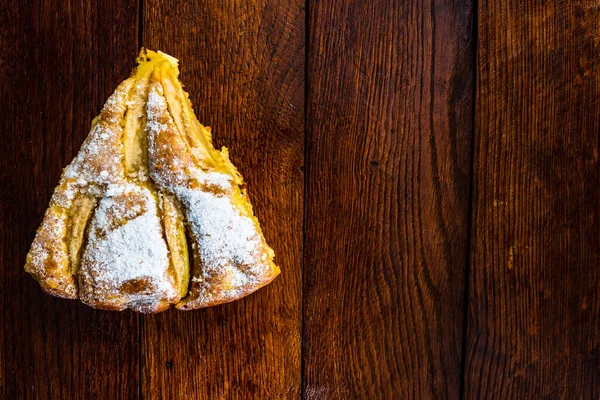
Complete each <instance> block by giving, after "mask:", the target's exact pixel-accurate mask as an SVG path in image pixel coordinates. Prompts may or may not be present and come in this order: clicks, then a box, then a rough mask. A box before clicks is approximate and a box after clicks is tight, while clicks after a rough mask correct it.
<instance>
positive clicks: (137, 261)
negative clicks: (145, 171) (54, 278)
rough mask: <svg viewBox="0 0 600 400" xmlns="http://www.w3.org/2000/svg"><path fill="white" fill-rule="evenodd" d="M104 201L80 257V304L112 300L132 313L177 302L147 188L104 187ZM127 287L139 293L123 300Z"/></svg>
mask: <svg viewBox="0 0 600 400" xmlns="http://www.w3.org/2000/svg"><path fill="white" fill-rule="evenodd" d="M106 196H107V197H105V198H104V199H102V200H101V201H100V204H99V206H98V209H97V210H96V213H95V215H94V218H93V220H92V223H91V227H90V228H91V229H90V231H89V236H88V246H87V248H86V250H85V252H84V254H83V259H82V267H81V271H80V274H82V275H83V279H81V281H80V282H81V284H82V288H81V291H82V300H84V301H85V297H86V295H88V296H92V297H95V298H98V296H106V300H110V297H111V295H112V296H113V297H114V295H115V294H117V295H120V296H122V297H120V298H118V299H116V300H115V302H116V303H117V305H119V306H133V307H135V306H136V305H139V304H143V305H144V306H145V307H146V306H148V305H151V304H154V303H156V302H159V301H160V300H163V299H168V300H171V301H174V300H176V299H177V296H178V291H177V289H176V287H175V284H174V282H173V279H172V278H171V277H170V276H168V275H167V273H166V272H167V269H168V267H169V257H168V250H167V246H166V243H165V241H164V240H163V236H162V227H161V223H160V219H159V215H158V204H157V201H156V199H155V198H154V196H153V194H152V193H151V192H150V191H149V190H148V189H147V188H144V187H142V186H138V185H133V184H128V185H111V186H109V187H108V188H107V190H106ZM88 277H89V278H91V279H86V278H88ZM88 281H90V282H93V285H91V287H88V286H87V285H86V283H87V282H88ZM139 282H143V283H139ZM128 285H129V286H131V287H136V288H138V289H140V290H136V292H137V293H135V294H133V295H125V294H123V291H126V290H127V287H128ZM86 290H91V292H92V293H87V292H86ZM100 298H102V297H100ZM122 302H126V303H127V304H120V303H122Z"/></svg>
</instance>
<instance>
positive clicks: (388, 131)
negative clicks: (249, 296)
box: [303, 0, 473, 399]
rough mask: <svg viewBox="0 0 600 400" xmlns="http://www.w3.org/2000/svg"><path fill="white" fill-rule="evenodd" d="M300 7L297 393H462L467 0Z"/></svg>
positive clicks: (466, 214) (466, 198)
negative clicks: (304, 89)
mask: <svg viewBox="0 0 600 400" xmlns="http://www.w3.org/2000/svg"><path fill="white" fill-rule="evenodd" d="M308 9H309V47H308V48H309V62H308V73H309V79H308V81H309V95H308V115H309V117H308V118H307V124H308V131H307V160H308V161H307V170H306V174H307V177H306V179H307V189H306V196H307V206H306V213H307V215H306V242H305V268H304V286H303V287H304V303H305V306H304V330H303V332H304V334H303V339H304V340H303V346H304V365H305V369H304V371H305V373H304V396H305V398H307V399H338V398H342V399H380V398H381V399H383V398H386V399H387V398H390V399H391V398H394V399H397V398H414V399H426V398H457V397H458V394H459V386H460V361H461V345H460V343H461V337H462V320H463V312H462V310H463V303H462V300H463V284H464V279H463V278H464V271H465V268H466V262H467V261H466V253H467V230H468V218H469V184H470V177H469V176H470V157H471V137H472V97H473V89H472V80H473V79H472V78H473V74H472V72H473V71H472V65H473V62H472V57H473V52H472V50H473V47H472V37H471V33H470V29H471V19H472V10H473V5H472V2H471V1H453V2H450V1H413V2H400V1H397V2H391V1H384V0H379V1H369V2H358V1H354V2H350V1H334V0H329V1H312V2H310V3H309V8H308Z"/></svg>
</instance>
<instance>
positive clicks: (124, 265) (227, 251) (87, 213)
mask: <svg viewBox="0 0 600 400" xmlns="http://www.w3.org/2000/svg"><path fill="white" fill-rule="evenodd" d="M177 63H178V61H177V60H176V59H175V58H173V57H171V56H169V55H166V54H164V53H161V52H153V51H149V50H145V49H142V51H141V53H140V56H139V57H138V67H137V68H136V70H135V71H134V73H133V74H132V76H131V78H129V79H127V80H125V81H124V82H123V83H121V84H120V85H119V87H118V88H117V89H116V91H115V92H114V93H113V95H112V96H111V97H110V98H109V99H108V101H107V102H106V104H105V105H104V108H103V110H102V112H101V113H100V115H99V116H98V117H96V118H95V119H94V121H93V122H92V129H91V131H90V134H89V136H88V138H87V139H86V140H85V142H84V144H83V146H82V148H81V150H80V151H79V154H78V155H77V156H76V157H75V159H74V160H73V162H72V163H71V164H70V165H69V166H68V167H67V168H65V170H64V171H63V174H62V177H61V180H60V183H59V185H58V187H57V188H56V189H55V191H54V194H53V196H52V200H51V202H50V206H49V208H48V210H47V211H46V215H45V216H44V219H43V221H42V224H41V226H40V228H39V229H38V231H37V234H36V237H35V239H34V241H33V244H32V245H31V250H30V251H29V254H28V255H27V262H26V265H25V270H26V271H27V272H29V273H30V274H31V275H32V276H33V277H34V278H35V279H36V280H37V281H38V282H39V283H40V285H41V287H42V288H43V289H44V290H45V291H46V292H48V293H50V294H53V295H55V296H60V297H66V298H79V299H81V301H82V302H84V303H86V304H88V305H90V306H92V307H95V308H101V309H110V310H123V309H126V308H130V309H133V310H135V311H139V312H145V313H154V312H160V311H164V310H165V309H167V308H169V307H170V306H171V305H175V306H176V307H177V308H179V309H183V310H191V309H195V308H200V307H207V306H211V305H215V304H220V303H224V302H228V301H232V300H236V299H239V298H241V297H243V296H245V295H247V294H249V293H251V292H253V291H255V290H257V289H258V288H260V287H262V286H264V285H266V284H268V283H269V282H271V281H272V280H273V279H274V278H275V277H276V276H277V275H278V274H279V268H278V267H277V266H276V265H275V264H274V263H273V256H274V254H273V250H271V248H270V247H269V246H268V245H267V244H266V242H265V239H264V237H263V234H262V231H261V229H260V226H259V224H258V220H257V219H256V218H255V217H254V215H253V212H252V207H251V205H250V202H249V201H248V198H247V196H246V192H245V190H244V189H242V184H243V181H242V177H241V175H240V174H239V173H238V171H237V169H236V168H235V167H234V166H233V164H232V163H231V162H230V161H229V157H228V153H227V149H226V148H223V149H222V150H221V151H217V150H215V149H214V148H213V146H212V143H211V141H212V138H211V133H210V128H208V127H205V126H203V125H202V124H200V123H199V122H198V120H197V119H196V116H195V115H194V112H193V110H192V106H191V103H190V101H189V99H188V95H187V93H186V92H184V91H183V88H182V86H181V83H180V82H179V80H178V75H179V70H178V68H177ZM186 236H187V237H186ZM188 243H189V244H188ZM190 260H191V261H190Z"/></svg>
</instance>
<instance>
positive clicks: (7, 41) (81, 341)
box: [0, 1, 138, 400]
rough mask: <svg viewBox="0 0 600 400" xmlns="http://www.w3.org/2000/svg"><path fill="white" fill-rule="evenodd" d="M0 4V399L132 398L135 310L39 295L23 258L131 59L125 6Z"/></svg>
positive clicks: (131, 28) (133, 12)
mask: <svg viewBox="0 0 600 400" xmlns="http://www.w3.org/2000/svg"><path fill="white" fill-rule="evenodd" d="M0 4H1V5H0V26H1V27H2V28H1V29H0V48H1V49H2V55H1V56H0V60H1V61H0V109H1V110H2V118H0V132H1V133H0V149H1V150H0V151H1V156H0V246H1V250H0V265H1V268H2V270H1V279H0V309H1V310H2V312H1V313H0V398H2V399H53V400H54V399H85V398H88V399H92V398H111V399H116V398H128V399H130V398H135V397H136V395H137V393H138V355H137V337H138V331H137V323H136V322H137V316H136V315H134V314H132V313H109V312H103V311H95V310H92V309H91V308H88V307H86V306H84V305H82V304H80V303H79V302H77V301H70V300H62V299H57V298H53V297H51V296H48V295H45V294H43V293H42V291H41V289H40V288H39V286H38V284H37V283H36V282H35V281H33V279H31V278H30V277H29V276H28V275H27V274H26V273H25V272H24V271H23V265H24V263H25V255H26V253H27V251H28V249H29V245H30V244H31V241H32V239H33V235H34V231H35V229H36V228H37V226H38V225H39V223H40V222H41V219H42V216H43V213H44V211H45V209H46V207H47V205H48V202H49V199H50V195H51V193H52V190H53V188H54V186H55V185H56V184H57V183H58V179H59V176H60V173H61V169H62V168H63V167H65V166H66V165H67V164H68V163H69V162H70V161H71V159H72V158H73V157H74V155H75V154H76V153H77V151H78V149H79V146H80V145H81V143H82V142H83V139H84V138H85V137H86V136H87V134H88V131H89V127H90V121H91V120H92V118H93V117H94V116H95V115H96V114H97V113H98V112H99V111H100V109H101V107H102V105H103V103H104V101H105V100H106V99H107V98H108V96H109V95H110V94H111V93H112V91H113V90H114V88H115V87H116V86H117V85H118V84H119V82H120V81H122V80H123V79H125V78H126V77H127V76H128V74H129V72H130V70H131V68H132V67H133V62H132V61H133V59H134V57H135V55H136V49H137V33H136V28H137V25H136V21H137V15H138V11H137V5H136V3H135V2H129V3H126V2H120V1H102V2H93V3H92V2H81V1H73V2H71V1H61V2H52V1H44V2H42V1H2V2H0Z"/></svg>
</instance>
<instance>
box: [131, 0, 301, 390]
mask: <svg viewBox="0 0 600 400" xmlns="http://www.w3.org/2000/svg"><path fill="white" fill-rule="evenodd" d="M143 15H144V18H143V31H144V34H143V45H144V46H147V47H148V48H151V49H157V50H162V51H165V52H167V53H169V54H172V55H173V56H175V57H177V58H179V59H180V60H181V63H180V69H181V71H182V75H181V80H182V82H183V84H184V85H185V87H186V90H187V91H188V92H189V93H190V98H191V100H192V103H193V104H194V109H195V111H196V114H197V116H198V119H199V120H200V121H201V122H203V123H204V124H206V125H209V126H211V127H212V129H213V139H214V142H215V145H216V146H217V147H220V146H227V147H228V148H229V150H230V154H231V160H232V161H233V163H234V164H235V165H236V166H237V167H238V168H239V170H240V172H241V173H242V174H243V176H244V177H245V180H246V182H247V184H248V192H249V195H250V199H251V201H252V204H253V206H254V211H255V213H256V215H257V216H258V218H259V220H260V221H261V225H262V227H263V231H264V233H265V236H266V239H267V242H268V243H269V244H270V245H271V246H272V247H273V248H274V250H275V254H276V258H275V261H276V263H277V264H278V265H279V266H280V267H281V270H282V273H281V275H280V276H279V277H277V278H276V280H275V281H274V282H273V283H272V284H270V285H269V286H267V287H265V288H263V289H261V290H259V291H258V292H257V293H255V294H252V295H250V296H249V297H247V298H244V299H243V300H240V301H236V302H234V303H231V304H226V305H222V306H217V307H213V308H209V309H204V310H197V311H191V312H187V313H186V312H180V311H174V310H172V311H169V312H167V313H165V314H162V315H157V316H150V317H146V318H144V319H143V321H144V322H143V325H142V329H143V347H142V357H143V358H142V393H143V397H144V398H174V399H182V398H190V399H192V398H194V399H195V398H209V399H220V398H222V399H235V398H244V399H245V398H257V399H268V398H270V399H281V398H297V397H298V396H299V393H300V362H301V359H300V332H301V284H302V278H301V268H302V265H301V261H302V215H303V212H302V210H303V173H302V171H301V167H302V165H303V154H304V153H303V146H304V59H305V55H304V41H305V31H304V25H305V16H304V2H303V1H299V0H292V1H285V2H280V1H273V0H246V1H234V0H229V1H199V0H195V1H187V2H172V1H166V0H165V1H163V0H147V1H145V2H144V9H143Z"/></svg>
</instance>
